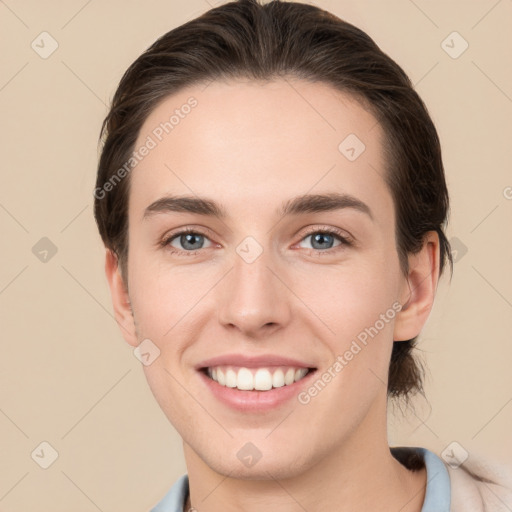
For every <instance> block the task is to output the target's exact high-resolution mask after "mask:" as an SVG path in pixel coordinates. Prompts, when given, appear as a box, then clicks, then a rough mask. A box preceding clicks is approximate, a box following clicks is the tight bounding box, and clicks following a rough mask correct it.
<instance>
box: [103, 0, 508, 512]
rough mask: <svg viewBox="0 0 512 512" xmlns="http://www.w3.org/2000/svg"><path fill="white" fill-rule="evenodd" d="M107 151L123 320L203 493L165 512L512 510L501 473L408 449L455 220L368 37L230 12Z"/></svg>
mask: <svg viewBox="0 0 512 512" xmlns="http://www.w3.org/2000/svg"><path fill="white" fill-rule="evenodd" d="M102 135H103V147H102V153H101V157H100V161H99V166H98V174H97V183H96V189H95V191H94V195H95V217H96V221H97V223H98V227H99V231H100V233H101V236H102V239H103V242H104V243H105V246H106V248H107V251H106V261H105V270H106V275H107V278H108V283H109V286H110V290H111V293H112V300H113V305H114V310H115V316H116V320H117V321H118V323H119V325H120V328H121V331H122V334H123V336H124V338H125V339H126V341H127V342H128V343H129V344H130V345H132V346H133V347H134V348H137V347H139V351H140V352H141V353H142V354H144V357H145V358H146V360H145V361H144V360H143V362H144V363H145V364H144V366H143V368H144V372H145V375H146V377H147V380H148V383H149V386H150V388H151V390H152V392H153V394H154V396H155V398H156V400H157V401H158V403H159V405H160V407H161V408H162V410H163V412H164V413H165V414H166V416H167V417H168V419H169V421H170V422H171V423H172V424H173V425H174V427H175V428H176V429H177V431H178V432H179V434H180V435H181V437H182V438H183V447H184V456H185V460H186V465H187V471H188V473H187V475H184V476H183V477H182V478H180V479H179V480H178V481H177V482H176V483H175V484H174V485H173V486H172V488H171V490H170V491H169V493H168V494H167V495H166V496H165V497H164V498H163V499H162V501H161V502H160V503H159V504H158V505H157V506H155V508H154V509H153V510H154V511H155V512H163V511H166V512H174V511H182V510H183V511H188V510H198V511H200V512H216V511H223V512H226V511H234V510H237V511H239V510H244V511H247V512H253V511H260V510H266V509H270V510H272V511H276V512H292V511H297V510H307V511H308V512H316V511H321V510H337V511H340V512H346V511H352V510H372V511H393V512H395V511H396V512H398V511H401V512H433V511H436V512H441V511H449V510H455V511H463V510H464V511H465V512H467V511H468V510H484V508H483V507H484V504H483V503H484V502H486V503H487V506H490V504H491V503H495V502H496V501H497V500H495V501H493V499H494V498H493V497H492V495H491V493H492V494H494V492H492V491H493V488H492V487H491V486H493V485H496V486H497V485H498V483H496V482H494V480H493V479H492V478H491V476H492V475H491V476H490V473H488V474H487V475H486V476H485V478H484V476H482V475H477V474H474V473H473V472H472V471H471V470H470V469H468V470H466V469H465V468H467V465H466V466H464V465H462V466H460V467H459V468H457V470H455V469H452V468H451V467H450V466H449V465H447V464H446V463H445V462H444V461H443V460H442V459H441V458H439V457H438V456H437V455H436V454H434V453H433V452H432V451H430V450H428V449H426V448H421V447H391V448H390V446H389V445H388V440H387V430H386V429H387V426H386V420H387V404H388V400H390V399H394V400H405V401H406V402H407V401H408V400H409V399H410V397H412V396H413V395H414V394H415V393H417V392H423V388H422V369H421V365H419V363H418V362H417V361H416V359H415V357H414V354H413V349H414V346H415V343H416V341H417V336H418V335H419V334H420V332H421V330H422V328H423V326H424V325H425V322H426V321H427V318H428V316H429V313H430V311H431V308H432V305H433V301H434V297H435V292H436V287H437V283H438V280H439V277H440V275H441V273H442V272H443V269H444V268H445V264H446V262H450V263H451V255H450V247H449V243H448V241H447V239H446V236H445V233H444V229H445V226H446V221H447V215H448V209H449V198H448V191H447V187H446V182H445V176H444V170H443V163H442V158H441V149H440V143H439V140H438V136H437V133H436V129H435V127H434V125H433V123H432V120H431V118H430V116H429V114H428V111H427V109H426V107H425V105H424V103H423V102H422V100H421V99H420V97H419V96H418V94H417V93H416V92H415V90H414V89H413V87H412V85H411V82H410V80H409V79H408V77H407V76H406V74H405V73H404V71H403V70H402V69H401V68H400V67H399V66H398V65H397V64H396V63H395V62H394V61H393V60H392V59H391V58H390V57H389V56H387V55H386V54H384V53H383V52H382V51H381V50H380V49H379V48H378V47H377V45H376V44H375V43H374V42H373V41H372V39H371V38H370V37H369V36H368V35H367V34H365V33H364V32H363V31H361V30H360V29H358V28H356V27H354V26H353V25H351V24H349V23H346V22H344V21H342V20H341V19H339V18H337V17H336V16H334V15H332V14H330V13H328V12H326V11H323V10H321V9H320V8H318V7H314V6H312V5H307V4H299V3H294V2H281V1H272V2H269V3H267V4H260V3H259V2H257V1H256V0H240V1H236V2H230V3H226V4H224V5H222V6H220V7H216V8H213V9H211V10H209V11H208V12H206V13H205V14H203V15H202V16H200V17H198V18H196V19H193V20H191V21H189V22H187V23H185V24H184V25H182V26H179V27H177V28H175V29H174V30H171V31H170V32H168V33H167V34H165V35H163V36H162V37H161V38H159V39H158V40H157V41H156V42H155V43H154V44H153V45H152V46H151V47H150V48H149V49H148V50H147V51H145V52H144V53H143V54H142V55H141V56H140V57H139V58H138V59H137V60H136V61H135V62H134V63H133V64H132V65H131V66H130V67H129V69H128V70H127V71H126V73H125V74H124V76H123V78H122V80H121V82H120V84H119V87H118V89H117V91H116V93H115V96H114V98H113V101H112V106H111V109H110V112H109V113H108V116H107V117H106V119H105V121H104V124H103V129H102ZM470 462H471V461H470ZM457 471H458V473H457ZM493 478H494V477H493ZM450 506H451V507H452V509H450ZM497 510H498V509H497Z"/></svg>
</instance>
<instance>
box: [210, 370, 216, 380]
mask: <svg viewBox="0 0 512 512" xmlns="http://www.w3.org/2000/svg"><path fill="white" fill-rule="evenodd" d="M208 370H209V371H210V375H211V377H212V379H213V380H217V368H208Z"/></svg>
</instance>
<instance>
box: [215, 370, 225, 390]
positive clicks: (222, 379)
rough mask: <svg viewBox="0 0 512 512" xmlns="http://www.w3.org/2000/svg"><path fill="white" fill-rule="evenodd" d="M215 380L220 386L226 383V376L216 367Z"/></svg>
mask: <svg viewBox="0 0 512 512" xmlns="http://www.w3.org/2000/svg"><path fill="white" fill-rule="evenodd" d="M217 382H218V383H219V384H220V385H221V386H225V385H226V377H225V375H224V372H223V371H222V370H221V369H220V368H217Z"/></svg>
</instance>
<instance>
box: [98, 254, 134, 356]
mask: <svg viewBox="0 0 512 512" xmlns="http://www.w3.org/2000/svg"><path fill="white" fill-rule="evenodd" d="M105 274H106V276H107V281H108V285H109V288H110V295H111V296H112V305H113V306H114V316H115V319H116V322H117V323H118V325H119V327H120V329H121V333H122V334H123V338H124V339H125V340H126V342H127V343H129V344H130V345H132V346H134V347H136V346H138V344H139V343H138V341H137V334H136V329H135V319H134V317H133V312H132V308H131V304H130V297H129V295H128V291H127V290H126V286H125V284H124V281H123V278H122V276H121V271H120V269H119V265H118V260H117V256H116V255H115V254H114V253H113V251H111V250H110V249H107V251H106V254H105Z"/></svg>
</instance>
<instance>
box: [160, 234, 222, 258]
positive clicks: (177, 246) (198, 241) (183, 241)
mask: <svg viewBox="0 0 512 512" xmlns="http://www.w3.org/2000/svg"><path fill="white" fill-rule="evenodd" d="M205 241H207V243H208V244H209V245H206V246H205ZM211 244H212V243H211V241H210V240H209V238H208V237H207V236H206V235H204V234H202V233H199V232H198V231H194V230H193V229H184V230H182V231H179V232H178V233H174V234H172V235H170V236H168V237H166V238H165V239H164V240H162V243H161V245H162V246H164V247H166V248H168V249H169V250H170V252H171V253H188V254H195V252H196V251H198V250H200V249H205V248H206V247H210V246H211ZM188 254H187V255H188Z"/></svg>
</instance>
